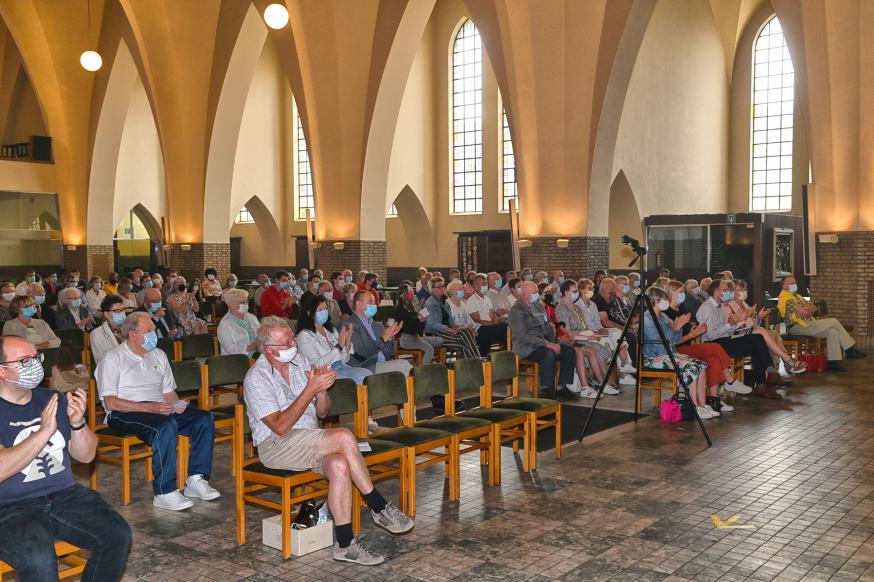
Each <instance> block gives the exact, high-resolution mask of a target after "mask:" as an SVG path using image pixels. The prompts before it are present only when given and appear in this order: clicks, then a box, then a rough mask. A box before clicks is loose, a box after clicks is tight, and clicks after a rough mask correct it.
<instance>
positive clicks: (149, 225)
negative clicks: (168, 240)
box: [131, 203, 164, 245]
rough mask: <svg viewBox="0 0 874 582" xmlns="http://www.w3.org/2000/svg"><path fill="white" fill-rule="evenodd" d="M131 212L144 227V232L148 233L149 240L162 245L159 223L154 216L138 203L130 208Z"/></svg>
mask: <svg viewBox="0 0 874 582" xmlns="http://www.w3.org/2000/svg"><path fill="white" fill-rule="evenodd" d="M131 212H133V213H134V214H135V215H136V217H137V218H139V219H140V221H142V223H143V226H145V227H146V230H147V231H148V232H149V238H150V239H152V240H153V241H156V242H157V243H158V244H159V245H163V244H164V240H163V239H164V237H163V235H162V231H161V223H160V222H158V220H157V219H156V218H155V215H154V214H152V213H151V212H150V211H149V209H148V208H146V207H145V206H143V205H142V204H140V203H137V204H135V205H134V207H133V208H131Z"/></svg>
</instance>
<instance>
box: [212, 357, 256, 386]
mask: <svg viewBox="0 0 874 582" xmlns="http://www.w3.org/2000/svg"><path fill="white" fill-rule="evenodd" d="M206 369H207V372H208V374H209V387H210V388H214V387H215V386H227V385H230V384H242V383H243V380H245V379H246V372H248V371H249V356H247V355H246V354H227V355H224V356H211V357H209V358H207V359H206Z"/></svg>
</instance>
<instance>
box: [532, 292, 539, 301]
mask: <svg viewBox="0 0 874 582" xmlns="http://www.w3.org/2000/svg"><path fill="white" fill-rule="evenodd" d="M538 299H540V293H532V294H531V303H537V300H538Z"/></svg>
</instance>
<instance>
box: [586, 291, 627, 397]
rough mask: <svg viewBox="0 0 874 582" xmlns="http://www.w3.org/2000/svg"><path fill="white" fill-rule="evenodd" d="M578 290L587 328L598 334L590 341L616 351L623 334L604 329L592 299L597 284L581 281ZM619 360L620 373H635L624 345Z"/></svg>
mask: <svg viewBox="0 0 874 582" xmlns="http://www.w3.org/2000/svg"><path fill="white" fill-rule="evenodd" d="M577 288H578V289H579V291H580V298H579V300H577V307H579V308H580V312H581V313H582V315H583V318H584V320H585V323H586V327H588V328H589V329H590V330H592V331H594V332H596V335H593V336H591V338H590V339H593V340H597V341H599V342H601V343H603V344H605V345H606V346H607V347H609V348H610V350H611V351H613V350H615V349H616V344H617V342H618V340H619V337H620V336H621V335H622V332H621V330H619V329H616V328H608V327H604V324H603V323H601V317H600V316H599V315H598V306H597V304H595V302H594V301H592V297H594V296H595V283H594V282H593V281H592V280H591V279H580V280H579V281H578V282H577ZM602 330H604V331H602ZM619 360H620V362H621V363H622V366H621V367H620V368H619V371H620V372H622V373H626V374H633V373H634V372H635V368H634V365H633V364H632V362H631V358H630V357H629V355H628V347H627V345H626V344H622V349H621V350H620V351H619ZM623 383H627V382H622V378H620V384H623Z"/></svg>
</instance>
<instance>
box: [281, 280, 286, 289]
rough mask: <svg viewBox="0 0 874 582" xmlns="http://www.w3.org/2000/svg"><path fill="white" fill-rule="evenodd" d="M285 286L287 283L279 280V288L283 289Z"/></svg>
mask: <svg viewBox="0 0 874 582" xmlns="http://www.w3.org/2000/svg"><path fill="white" fill-rule="evenodd" d="M286 287H288V283H286V282H285V281H280V282H279V288H280V289H285V288H286Z"/></svg>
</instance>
